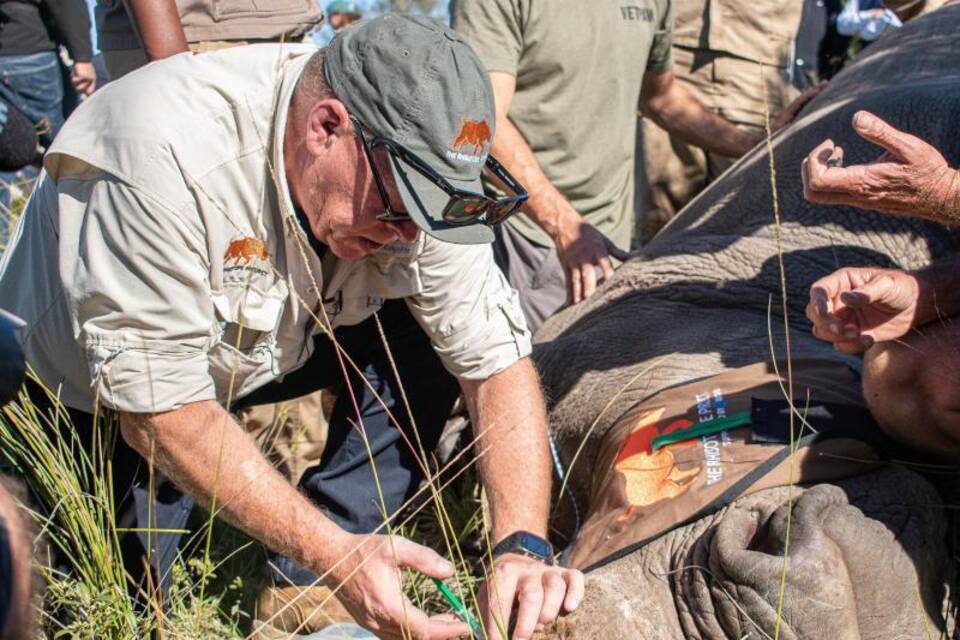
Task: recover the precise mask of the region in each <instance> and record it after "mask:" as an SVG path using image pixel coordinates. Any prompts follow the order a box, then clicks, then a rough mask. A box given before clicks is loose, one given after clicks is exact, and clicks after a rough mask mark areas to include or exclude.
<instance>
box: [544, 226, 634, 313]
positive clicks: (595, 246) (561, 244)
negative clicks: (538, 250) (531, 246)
mask: <svg viewBox="0 0 960 640" xmlns="http://www.w3.org/2000/svg"><path fill="white" fill-rule="evenodd" d="M574 216H575V217H573V216H571V217H570V218H571V219H570V220H569V221H565V222H561V223H560V224H559V225H558V226H557V231H556V233H555V234H554V236H553V241H554V243H555V244H556V246H557V259H558V260H559V261H560V264H561V265H563V272H564V274H565V275H566V277H567V292H568V294H569V297H570V300H571V302H572V303H573V304H577V303H578V302H581V301H582V300H586V299H587V298H589V297H590V296H591V295H593V292H594V291H596V289H597V282H598V277H597V270H598V269H599V270H600V274H601V275H600V278H599V280H606V279H607V278H609V277H610V276H612V275H613V266H612V265H611V264H610V256H613V257H614V258H616V259H617V260H621V261H625V260H627V258H629V255H628V254H627V252H626V251H623V250H621V249H620V248H618V247H617V246H616V245H615V244H613V242H611V241H610V240H609V239H608V238H607V237H606V236H605V235H603V234H602V233H601V232H600V231H598V230H597V228H596V227H594V226H593V225H591V224H590V223H589V222H587V221H586V220H584V219H583V218H581V217H580V216H579V215H578V214H576V213H574Z"/></svg>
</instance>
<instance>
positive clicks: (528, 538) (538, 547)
mask: <svg viewBox="0 0 960 640" xmlns="http://www.w3.org/2000/svg"><path fill="white" fill-rule="evenodd" d="M520 546H521V547H523V548H524V549H526V550H527V551H529V552H531V553H534V554H536V555H538V556H540V557H541V558H549V557H550V556H551V555H553V549H551V548H550V545H549V544H547V542H546V541H545V540H541V539H540V538H538V537H536V536H532V535H529V534H526V533H524V534H522V535H521V536H520Z"/></svg>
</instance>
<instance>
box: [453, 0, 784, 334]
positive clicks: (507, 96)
mask: <svg viewBox="0 0 960 640" xmlns="http://www.w3.org/2000/svg"><path fill="white" fill-rule="evenodd" d="M791 1H795V0H791ZM675 4H676V3H675V2H668V1H666V0H657V1H655V2H650V3H648V5H647V6H637V5H629V6H622V3H619V2H611V1H610V0H603V1H602V2H601V1H597V2H590V3H584V2H581V1H580V0H458V2H456V3H455V4H454V6H453V25H454V28H455V29H457V30H458V31H459V32H460V33H461V34H463V36H464V38H465V39H466V40H467V42H468V43H469V44H470V45H471V46H472V47H473V48H474V49H475V50H476V51H477V53H478V55H479V56H480V58H481V60H482V61H483V62H484V65H485V66H486V67H487V70H488V71H489V72H490V81H491V83H492V85H493V91H494V97H495V99H496V107H497V109H496V113H497V121H496V131H497V135H496V137H495V138H494V139H493V153H494V154H495V155H496V156H497V157H498V158H500V159H501V160H502V161H503V164H504V166H505V167H506V168H507V170H508V171H510V172H511V173H513V174H514V175H516V176H517V178H518V179H519V180H520V182H521V183H522V184H525V185H527V188H528V190H529V191H530V199H529V201H528V202H527V204H526V206H525V207H524V209H523V211H522V213H521V214H518V215H516V216H514V217H513V218H511V219H510V220H508V221H507V222H506V223H505V224H503V225H500V226H499V227H497V239H496V241H495V244H494V251H495V253H496V255H497V260H498V263H499V264H500V267H501V268H502V269H503V270H504V272H505V273H506V275H507V278H508V279H509V280H510V283H511V284H512V285H513V287H514V288H516V289H517V290H518V292H519V294H520V300H521V304H522V306H523V309H524V313H525V315H526V318H527V322H528V324H529V325H530V326H531V328H533V329H535V328H536V327H538V326H539V325H540V324H541V323H543V321H544V320H545V319H546V318H548V317H549V316H551V315H553V314H554V313H555V312H557V311H558V310H559V309H561V308H562V307H563V306H565V305H566V304H567V303H568V302H572V303H577V302H580V301H581V300H583V299H585V298H587V297H588V296H590V295H591V294H592V293H593V291H594V290H595V289H596V286H597V283H598V281H600V280H603V279H604V278H607V277H609V276H610V275H611V274H612V273H613V262H612V260H611V258H613V259H617V260H619V259H623V258H625V257H626V252H627V251H629V249H630V245H631V240H632V238H633V233H634V227H635V221H634V199H633V198H634V160H635V153H636V144H635V141H636V128H637V107H638V105H639V106H640V107H642V109H643V111H644V113H645V114H646V115H648V116H649V117H650V118H651V119H653V120H654V121H656V122H657V123H658V124H659V125H660V126H662V127H664V128H665V129H667V130H669V131H670V132H672V133H673V134H674V135H676V136H677V137H679V138H681V139H683V140H685V141H687V142H690V143H692V144H695V145H698V146H702V147H704V148H707V149H710V150H711V151H712V152H714V153H717V154H720V155H723V156H732V157H737V156H740V155H742V154H744V153H746V152H747V151H748V150H749V149H750V148H751V147H753V146H754V145H755V144H756V143H757V142H758V140H759V136H758V135H757V134H756V133H755V132H748V131H744V130H742V129H740V128H738V127H737V126H735V125H734V124H732V123H731V122H730V121H728V120H726V119H725V118H723V117H721V116H720V115H717V114H716V113H714V112H712V111H711V110H710V109H708V108H706V107H705V106H704V104H703V103H702V102H701V101H700V100H698V99H697V98H696V97H695V96H694V95H693V94H692V93H691V92H690V91H688V90H687V88H686V87H685V86H684V85H683V83H681V82H677V81H676V80H675V78H674V75H673V73H672V71H671V67H672V55H673V54H672V53H671V43H672V39H673V35H672V29H673V14H672V10H673V6H674V5H675ZM788 117H789V116H788ZM783 121H785V120H782V121H781V122H783ZM775 126H777V125H775ZM492 131H493V127H492V123H489V122H472V121H468V120H464V122H463V125H462V129H461V132H460V136H458V138H457V140H456V141H455V142H456V145H455V146H456V147H457V148H458V149H460V150H465V151H469V150H470V149H471V148H474V147H475V146H476V145H482V144H485V143H486V141H487V140H489V139H490V137H491V132H492Z"/></svg>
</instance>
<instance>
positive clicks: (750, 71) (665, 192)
mask: <svg viewBox="0 0 960 640" xmlns="http://www.w3.org/2000/svg"><path fill="white" fill-rule="evenodd" d="M675 5H676V13H677V15H676V22H675V25H674V34H673V65H674V75H675V76H676V79H677V82H678V83H679V84H680V85H682V86H683V87H684V88H685V89H686V90H687V91H689V92H690V93H691V94H692V95H694V96H696V97H697V99H698V100H700V101H701V102H702V103H703V104H704V105H705V106H706V107H707V108H709V109H710V110H711V111H712V112H714V113H716V114H718V115H720V116H722V117H723V118H725V119H726V120H728V121H730V122H731V123H733V124H734V125H736V126H737V127H738V128H739V129H741V130H742V131H744V132H746V133H747V134H748V135H750V136H751V137H753V138H754V139H758V138H760V137H762V136H763V135H764V131H765V130H764V118H765V114H766V113H769V114H771V119H772V118H773V117H774V116H775V114H777V113H779V112H781V111H782V110H783V109H785V108H786V107H787V106H788V105H790V103H791V102H792V101H793V100H794V99H795V98H797V96H798V95H799V91H797V89H795V88H794V87H793V85H792V84H791V81H790V77H789V70H790V68H791V66H792V64H793V43H794V39H795V38H796V35H797V29H798V28H799V27H800V16H801V13H802V9H803V3H802V2H799V0H762V1H760V2H744V1H743V0H711V1H709V2H708V1H706V0H676V2H675ZM797 106H799V103H798V105H797ZM643 151H644V169H645V173H646V185H647V187H648V189H647V190H642V191H643V197H642V199H641V211H642V213H641V217H642V226H641V238H640V240H641V243H645V242H647V241H649V240H650V239H651V238H653V236H654V235H655V234H656V233H657V231H659V230H660V229H661V228H662V227H663V225H664V224H666V223H667V221H668V220H670V219H671V218H672V217H673V216H674V215H676V213H677V212H678V211H679V210H680V209H682V208H683V206H684V205H685V204H686V203H687V202H689V201H690V200H692V199H693V197H694V196H696V195H697V194H698V193H699V192H700V191H702V190H703V189H704V188H705V187H706V186H707V185H708V184H709V183H710V182H712V181H713V180H714V179H716V178H717V177H718V176H719V175H720V174H721V173H723V172H724V171H725V170H726V169H727V168H728V167H730V165H732V164H733V163H734V162H735V161H736V159H737V157H738V154H729V153H718V152H717V151H715V150H713V149H711V148H710V147H706V146H701V145H696V144H691V143H690V140H688V139H686V138H684V137H683V136H678V135H676V134H674V133H673V132H670V131H668V130H667V129H665V128H664V127H662V126H661V125H660V124H659V123H657V122H655V121H654V120H651V119H644V121H643Z"/></svg>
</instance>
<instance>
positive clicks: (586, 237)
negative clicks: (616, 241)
mask: <svg viewBox="0 0 960 640" xmlns="http://www.w3.org/2000/svg"><path fill="white" fill-rule="evenodd" d="M490 82H491V83H492V85H493V94H494V99H495V101H496V109H497V133H496V136H495V137H494V139H493V146H492V148H491V154H492V155H493V156H494V157H495V158H496V159H497V160H499V161H500V162H501V163H502V164H503V166H504V167H506V168H507V171H509V172H510V173H511V174H512V175H513V177H515V178H516V179H517V180H519V181H520V184H522V185H523V186H524V187H525V188H526V189H527V191H528V192H529V193H530V198H529V200H527V204H526V206H525V207H524V210H523V212H524V213H525V214H527V216H529V217H530V219H531V220H533V221H534V222H535V223H536V224H537V226H539V227H540V228H541V229H543V231H544V232H545V233H546V234H547V235H548V236H550V237H551V238H552V239H553V242H554V244H555V245H556V247H557V254H558V256H557V257H558V258H559V260H560V262H561V264H563V266H564V272H565V275H566V276H567V288H568V291H569V293H570V299H571V300H572V301H573V302H574V303H576V302H580V301H581V300H583V299H584V298H587V297H589V296H590V294H592V293H593V291H594V290H595V289H596V285H597V269H600V272H601V274H602V277H604V278H607V277H609V276H610V275H611V274H612V273H613V267H612V266H611V264H610V259H609V257H608V256H609V255H613V256H614V257H616V258H618V259H621V260H622V259H625V258H626V255H625V254H624V252H622V251H619V250H618V249H617V248H616V247H615V246H614V245H613V244H612V243H610V241H608V240H607V239H606V238H605V237H604V236H603V234H601V233H600V232H599V231H597V230H596V229H595V228H594V227H593V226H591V225H590V224H589V223H588V222H587V221H586V220H584V219H583V217H582V216H581V215H580V214H579V213H578V212H577V210H576V209H574V208H573V205H572V204H570V202H569V201H568V200H567V199H566V198H565V197H564V196H563V194H562V193H560V191H559V190H557V188H556V187H555V186H553V184H552V183H551V182H550V180H549V179H548V178H547V176H546V175H545V174H544V173H543V169H542V168H541V167H540V165H539V164H538V163H537V159H536V157H535V156H534V154H533V150H532V149H531V148H530V145H529V144H527V141H526V140H525V139H524V137H523V135H522V134H521V133H520V131H519V130H517V128H516V126H514V124H513V122H511V121H510V118H509V117H508V116H507V114H508V113H509V111H510V104H511V103H512V102H513V94H514V91H515V89H516V78H514V77H513V76H512V75H510V74H508V73H502V72H499V71H494V72H491V73H490Z"/></svg>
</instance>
